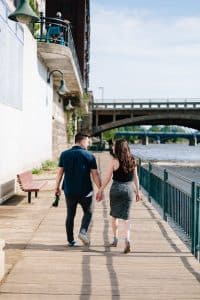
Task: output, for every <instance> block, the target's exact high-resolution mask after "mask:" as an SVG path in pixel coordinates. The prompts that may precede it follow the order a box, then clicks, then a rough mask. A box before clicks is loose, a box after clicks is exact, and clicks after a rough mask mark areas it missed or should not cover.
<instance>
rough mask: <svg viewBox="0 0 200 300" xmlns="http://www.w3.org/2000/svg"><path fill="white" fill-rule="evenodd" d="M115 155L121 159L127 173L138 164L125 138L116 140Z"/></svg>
mask: <svg viewBox="0 0 200 300" xmlns="http://www.w3.org/2000/svg"><path fill="white" fill-rule="evenodd" d="M114 147H115V148H114V149H115V150H114V155H115V157H116V158H117V159H118V160H119V164H120V166H121V167H122V169H123V171H124V172H125V173H129V172H132V171H133V170H134V168H135V166H136V161H135V159H134V157H133V155H132V154H131V151H130V148H129V145H128V143H127V141H126V140H125V139H118V140H115V145H114Z"/></svg>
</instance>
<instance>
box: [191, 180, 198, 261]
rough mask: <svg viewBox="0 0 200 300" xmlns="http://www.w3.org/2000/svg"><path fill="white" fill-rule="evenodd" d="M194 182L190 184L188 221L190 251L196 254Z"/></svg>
mask: <svg viewBox="0 0 200 300" xmlns="http://www.w3.org/2000/svg"><path fill="white" fill-rule="evenodd" d="M196 210H197V207H196V183H195V182H194V181H193V182H192V184H191V213H190V221H191V229H190V230H191V252H192V254H194V255H195V256H196V246H197V245H196V240H197V234H196V233H197V232H196V225H197V214H196Z"/></svg>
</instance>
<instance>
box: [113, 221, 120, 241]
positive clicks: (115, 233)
mask: <svg viewBox="0 0 200 300" xmlns="http://www.w3.org/2000/svg"><path fill="white" fill-rule="evenodd" d="M118 223H119V220H118V219H116V218H113V217H112V230H113V236H114V237H115V238H118Z"/></svg>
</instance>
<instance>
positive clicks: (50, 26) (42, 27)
mask: <svg viewBox="0 0 200 300" xmlns="http://www.w3.org/2000/svg"><path fill="white" fill-rule="evenodd" d="M32 33H33V36H34V37H35V39H37V41H38V42H46V43H54V44H59V45H61V46H63V47H69V48H70V50H71V53H72V57H73V59H74V62H75V66H76V69H77V72H78V75H79V79H80V83H81V86H82V88H83V87H84V84H83V77H82V73H81V69H80V65H79V60H78V57H77V53H76V49H75V45H74V40H73V36H72V31H71V25H70V22H69V21H65V20H61V19H58V18H49V17H44V16H43V14H42V13H41V14H40V19H39V21H38V22H35V23H34V24H33V30H32Z"/></svg>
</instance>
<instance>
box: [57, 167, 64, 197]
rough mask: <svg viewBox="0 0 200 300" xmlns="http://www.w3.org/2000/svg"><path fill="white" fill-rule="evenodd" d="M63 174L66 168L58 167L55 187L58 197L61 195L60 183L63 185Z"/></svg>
mask: <svg viewBox="0 0 200 300" xmlns="http://www.w3.org/2000/svg"><path fill="white" fill-rule="evenodd" d="M63 174H64V168H62V167H58V171H57V175H56V187H55V194H56V195H60V194H61V190H60V183H61V180H62V177H63Z"/></svg>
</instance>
